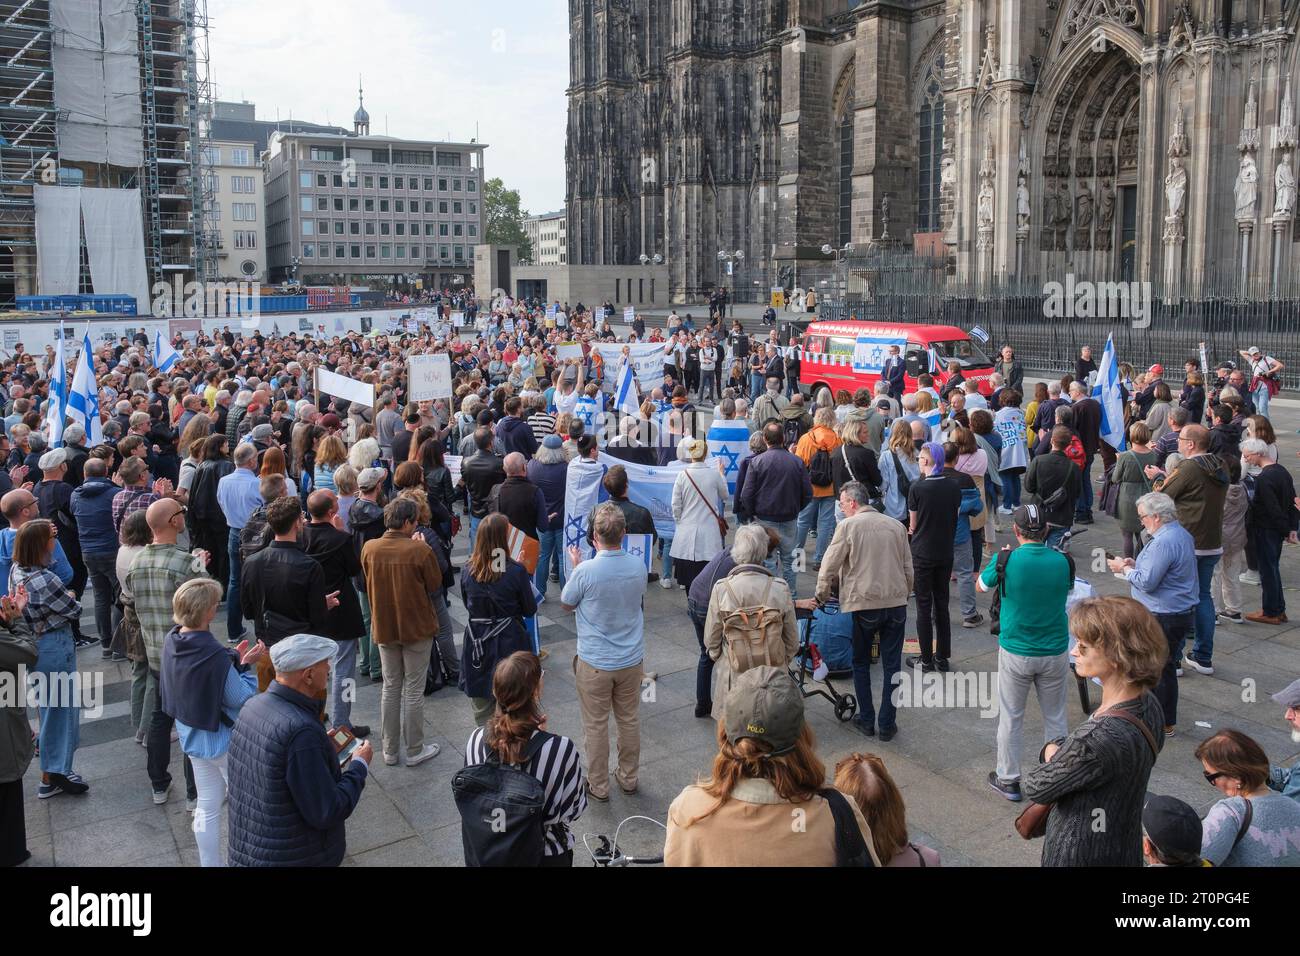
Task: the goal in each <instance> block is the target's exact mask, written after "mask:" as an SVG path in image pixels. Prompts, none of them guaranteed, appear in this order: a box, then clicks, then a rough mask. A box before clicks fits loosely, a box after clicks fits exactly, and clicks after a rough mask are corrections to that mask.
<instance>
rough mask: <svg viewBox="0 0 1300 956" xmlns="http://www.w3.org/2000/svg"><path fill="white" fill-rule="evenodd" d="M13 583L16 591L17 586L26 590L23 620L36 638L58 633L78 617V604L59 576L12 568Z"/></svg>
mask: <svg viewBox="0 0 1300 956" xmlns="http://www.w3.org/2000/svg"><path fill="white" fill-rule="evenodd" d="M13 579H14V580H13V583H14V585H15V587H16V586H17V585H19V584H25V585H26V586H27V607H26V609H25V610H24V611H23V617H24V618H25V619H26V620H27V623H28V624H30V625H31V626H32V630H33V631H34V632H35V633H36V634H37V635H41V634H44V633H46V632H47V631H57V630H58V629H59V628H61V627H66V626H67V625H68V624H69V623H71V622H72V621H75V620H76V619H77V618H79V617H80V616H81V603H80V602H79V601H78V600H77V599H76V598H75V597H73V596H72V595H71V594H69V593H68V589H67V587H66V586H65V585H64V583H63V582H62V581H60V580H59V576H58V575H57V574H55V573H54V572H53V571H52V570H50V569H49V568H35V569H32V570H27V569H24V568H20V567H18V566H17V565H15V566H14V569H13Z"/></svg>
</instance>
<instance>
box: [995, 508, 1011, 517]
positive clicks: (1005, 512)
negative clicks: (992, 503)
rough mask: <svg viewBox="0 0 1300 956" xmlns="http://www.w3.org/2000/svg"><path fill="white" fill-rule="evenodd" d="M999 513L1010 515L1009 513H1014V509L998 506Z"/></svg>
mask: <svg viewBox="0 0 1300 956" xmlns="http://www.w3.org/2000/svg"><path fill="white" fill-rule="evenodd" d="M998 514H1000V515H1009V514H1012V511H1011V509H1010V508H1008V507H1006V506H1001V507H999V508H998Z"/></svg>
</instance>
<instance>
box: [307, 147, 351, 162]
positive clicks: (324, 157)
mask: <svg viewBox="0 0 1300 956" xmlns="http://www.w3.org/2000/svg"><path fill="white" fill-rule="evenodd" d="M309 155H310V156H311V158H312V160H313V161H314V162H327V163H336V162H338V161H339V160H341V159H342V158H343V147H342V146H313V147H311V151H310V154H309Z"/></svg>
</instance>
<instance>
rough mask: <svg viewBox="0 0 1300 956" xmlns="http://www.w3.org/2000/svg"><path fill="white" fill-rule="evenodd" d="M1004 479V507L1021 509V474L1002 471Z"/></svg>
mask: <svg viewBox="0 0 1300 956" xmlns="http://www.w3.org/2000/svg"><path fill="white" fill-rule="evenodd" d="M998 474H999V475H1000V476H1001V477H1002V507H1004V508H1011V509H1013V510H1014V509H1015V508H1018V507H1020V472H1018V471H1000V472H998Z"/></svg>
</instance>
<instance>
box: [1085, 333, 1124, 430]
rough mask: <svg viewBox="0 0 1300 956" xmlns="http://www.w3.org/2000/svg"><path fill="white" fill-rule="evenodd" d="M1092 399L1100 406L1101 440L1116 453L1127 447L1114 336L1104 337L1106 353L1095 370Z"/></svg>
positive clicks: (1122, 397) (1122, 398)
mask: <svg viewBox="0 0 1300 956" xmlns="http://www.w3.org/2000/svg"><path fill="white" fill-rule="evenodd" d="M1092 397H1093V398H1095V399H1096V400H1097V402H1098V403H1099V404H1100V405H1101V440H1102V441H1104V442H1105V443H1106V444H1107V445H1109V446H1110V447H1111V448H1114V449H1115V450H1116V451H1124V450H1125V449H1126V448H1127V447H1128V436H1126V435H1125V434H1124V396H1123V393H1122V392H1121V390H1120V384H1119V359H1118V358H1117V357H1116V355H1115V336H1114V334H1113V333H1112V334H1111V335H1108V336H1106V351H1105V353H1104V354H1103V355H1102V357H1101V367H1100V368H1098V369H1097V384H1096V385H1094V386H1093V387H1092Z"/></svg>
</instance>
